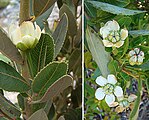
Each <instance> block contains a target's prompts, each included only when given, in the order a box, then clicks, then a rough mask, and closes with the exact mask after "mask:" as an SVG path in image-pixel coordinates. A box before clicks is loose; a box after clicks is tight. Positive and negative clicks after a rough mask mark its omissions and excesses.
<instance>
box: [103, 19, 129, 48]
mask: <svg viewBox="0 0 149 120" xmlns="http://www.w3.org/2000/svg"><path fill="white" fill-rule="evenodd" d="M100 34H101V35H102V37H103V44H104V46H106V47H117V48H119V47H121V46H122V45H123V44H124V40H125V39H126V38H127V36H128V30H126V29H121V30H120V26H119V24H118V23H117V22H116V21H115V20H113V21H108V22H107V23H106V24H105V25H104V26H103V27H102V28H100Z"/></svg>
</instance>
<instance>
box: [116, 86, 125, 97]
mask: <svg viewBox="0 0 149 120" xmlns="http://www.w3.org/2000/svg"><path fill="white" fill-rule="evenodd" d="M114 94H115V95H116V97H122V96H123V90H122V88H121V87H120V86H116V87H115V88H114Z"/></svg>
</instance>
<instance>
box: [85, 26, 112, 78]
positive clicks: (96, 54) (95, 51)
mask: <svg viewBox="0 0 149 120" xmlns="http://www.w3.org/2000/svg"><path fill="white" fill-rule="evenodd" d="M86 40H87V44H88V46H89V49H90V52H91V54H92V56H93V58H94V60H95V61H96V63H97V65H98V67H99V69H100V71H101V74H102V75H103V76H104V77H106V76H107V75H108V74H109V70H108V66H107V65H108V62H109V61H110V54H109V53H107V52H106V51H105V47H104V46H103V43H102V40H101V38H99V37H98V36H97V34H96V33H95V32H94V31H93V30H92V29H91V28H89V27H88V28H87V30H86Z"/></svg>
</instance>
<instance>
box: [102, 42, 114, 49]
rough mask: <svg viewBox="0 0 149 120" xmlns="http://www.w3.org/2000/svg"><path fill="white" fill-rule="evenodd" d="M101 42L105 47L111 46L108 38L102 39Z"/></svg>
mask: <svg viewBox="0 0 149 120" xmlns="http://www.w3.org/2000/svg"><path fill="white" fill-rule="evenodd" d="M102 42H103V44H104V46H105V47H112V46H113V43H112V42H110V41H108V40H102Z"/></svg>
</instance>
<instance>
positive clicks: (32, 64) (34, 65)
mask: <svg viewBox="0 0 149 120" xmlns="http://www.w3.org/2000/svg"><path fill="white" fill-rule="evenodd" d="M53 56H54V40H53V38H52V37H51V36H49V35H48V34H41V37H40V40H39V42H38V44H37V45H36V47H35V48H33V49H31V50H30V51H29V52H28V53H27V59H28V63H29V69H30V72H31V76H32V77H34V76H35V75H36V74H37V73H38V72H39V71H40V70H41V69H42V68H43V67H45V66H46V65H47V64H49V63H50V62H51V61H52V60H53Z"/></svg>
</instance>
